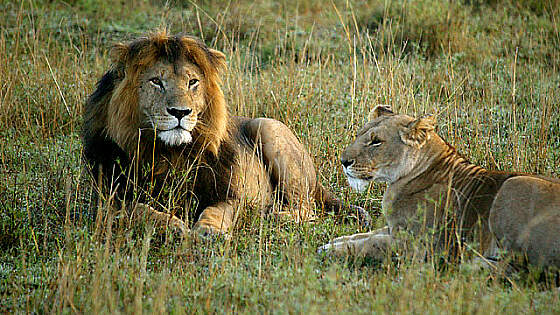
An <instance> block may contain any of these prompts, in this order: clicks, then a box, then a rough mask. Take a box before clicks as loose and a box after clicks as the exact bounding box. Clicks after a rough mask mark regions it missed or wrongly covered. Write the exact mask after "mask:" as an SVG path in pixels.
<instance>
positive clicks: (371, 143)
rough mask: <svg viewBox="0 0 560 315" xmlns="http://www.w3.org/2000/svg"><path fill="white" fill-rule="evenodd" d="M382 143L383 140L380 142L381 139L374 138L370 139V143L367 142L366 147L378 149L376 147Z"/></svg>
mask: <svg viewBox="0 0 560 315" xmlns="http://www.w3.org/2000/svg"><path fill="white" fill-rule="evenodd" d="M382 143H383V140H381V139H379V138H377V137H375V138H373V139H371V141H370V142H368V144H367V145H368V146H372V147H378V146H380V145H381V144H382Z"/></svg>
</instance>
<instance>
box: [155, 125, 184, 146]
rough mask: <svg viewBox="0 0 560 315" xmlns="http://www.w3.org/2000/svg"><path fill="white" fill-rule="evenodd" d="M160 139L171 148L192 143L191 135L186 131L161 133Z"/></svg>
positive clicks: (177, 130) (159, 134) (175, 130)
mask: <svg viewBox="0 0 560 315" xmlns="http://www.w3.org/2000/svg"><path fill="white" fill-rule="evenodd" d="M158 137H159V138H160V139H161V141H163V142H164V143H165V144H167V145H169V146H177V145H181V144H187V143H190V142H191V141H192V136H191V133H190V132H188V131H186V130H185V129H172V130H167V131H160V132H159V133H158Z"/></svg>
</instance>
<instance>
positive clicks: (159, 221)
mask: <svg viewBox="0 0 560 315" xmlns="http://www.w3.org/2000/svg"><path fill="white" fill-rule="evenodd" d="M132 217H133V219H134V220H135V221H138V220H142V219H148V220H151V221H152V222H153V223H154V224H155V226H156V227H160V228H165V227H168V226H169V227H171V228H172V229H173V231H174V232H176V233H178V234H179V235H180V236H181V237H184V236H185V235H186V234H187V233H188V232H189V228H188V227H187V225H186V224H185V222H183V220H181V219H179V218H177V217H176V216H174V215H172V214H170V213H165V212H161V211H157V210H155V209H154V208H152V207H151V206H149V205H147V204H145V203H138V204H137V205H136V207H134V210H133V211H132Z"/></svg>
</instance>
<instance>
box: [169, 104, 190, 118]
mask: <svg viewBox="0 0 560 315" xmlns="http://www.w3.org/2000/svg"><path fill="white" fill-rule="evenodd" d="M167 112H168V113H169V114H170V115H173V116H175V117H177V119H179V120H181V118H183V117H185V116H187V115H188V114H190V113H192V109H190V108H185V109H179V108H173V107H170V108H168V109H167Z"/></svg>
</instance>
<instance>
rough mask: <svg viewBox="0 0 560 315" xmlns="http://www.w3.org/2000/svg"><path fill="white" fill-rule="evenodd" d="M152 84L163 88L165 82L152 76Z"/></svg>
mask: <svg viewBox="0 0 560 315" xmlns="http://www.w3.org/2000/svg"><path fill="white" fill-rule="evenodd" d="M148 81H149V82H150V83H151V84H153V85H155V86H156V87H158V88H160V89H162V90H163V82H161V80H160V79H159V78H151V79H150V80H148Z"/></svg>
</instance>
